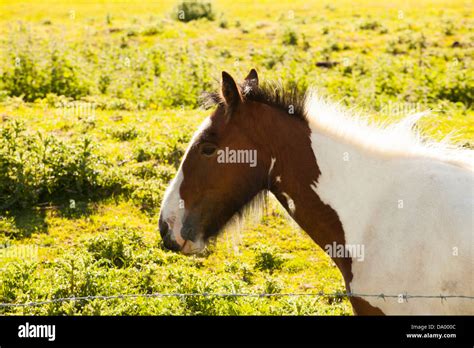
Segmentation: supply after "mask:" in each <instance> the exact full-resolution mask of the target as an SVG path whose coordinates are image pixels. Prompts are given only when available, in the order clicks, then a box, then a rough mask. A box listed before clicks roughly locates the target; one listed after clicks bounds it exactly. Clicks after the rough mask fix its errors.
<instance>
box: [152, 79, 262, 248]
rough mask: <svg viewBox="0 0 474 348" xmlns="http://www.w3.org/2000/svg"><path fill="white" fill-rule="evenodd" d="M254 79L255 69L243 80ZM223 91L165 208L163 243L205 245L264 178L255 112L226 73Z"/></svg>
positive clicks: (186, 158) (252, 83)
mask: <svg viewBox="0 0 474 348" xmlns="http://www.w3.org/2000/svg"><path fill="white" fill-rule="evenodd" d="M256 83H257V75H256V72H255V71H254V70H252V72H251V73H250V74H249V77H247V79H246V81H245V83H244V85H245V86H247V88H251V87H252V86H255V84H256ZM222 95H223V99H224V103H223V104H221V105H219V106H218V107H217V109H216V110H215V111H214V113H213V114H212V115H211V116H210V117H209V118H207V119H206V120H205V121H204V122H203V124H202V125H201V127H200V129H199V130H198V131H197V132H196V134H195V135H194V137H193V139H192V141H191V144H190V146H189V148H188V150H187V151H186V154H185V156H184V160H183V162H182V163H181V167H180V169H179V171H178V173H177V175H176V177H175V178H174V179H173V181H172V182H171V184H170V186H169V187H168V189H167V190H166V193H165V197H164V200H163V204H162V208H161V213H160V226H159V227H160V233H161V236H162V238H163V242H164V244H165V246H166V247H167V248H169V249H172V250H180V251H182V252H183V253H186V254H189V253H196V252H199V251H201V250H203V249H204V247H205V245H206V243H207V241H208V240H209V238H210V237H212V236H215V235H217V234H218V232H219V230H220V229H221V228H222V227H223V226H224V225H225V224H226V223H227V222H228V221H229V220H230V218H231V217H232V216H233V215H234V214H235V213H237V212H239V211H240V209H241V208H242V207H244V206H245V205H246V204H247V203H248V202H250V201H251V200H252V198H253V197H254V196H255V195H256V194H258V193H259V192H260V191H261V190H262V189H263V188H264V187H265V183H266V181H265V180H266V173H265V169H264V165H263V163H264V162H266V161H264V160H263V158H264V157H266V156H265V154H264V153H262V151H261V150H259V149H257V148H256V144H255V143H254V141H253V140H252V137H251V136H249V135H248V133H249V132H248V131H247V130H249V127H250V125H251V124H252V123H253V122H252V119H253V117H254V115H252V110H251V107H250V106H249V105H246V104H245V103H244V102H243V101H242V98H241V95H240V92H239V89H238V87H237V85H236V84H235V82H234V80H233V79H232V77H230V76H229V75H228V74H227V73H223V81H222Z"/></svg>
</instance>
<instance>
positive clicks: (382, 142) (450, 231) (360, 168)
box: [308, 100, 474, 314]
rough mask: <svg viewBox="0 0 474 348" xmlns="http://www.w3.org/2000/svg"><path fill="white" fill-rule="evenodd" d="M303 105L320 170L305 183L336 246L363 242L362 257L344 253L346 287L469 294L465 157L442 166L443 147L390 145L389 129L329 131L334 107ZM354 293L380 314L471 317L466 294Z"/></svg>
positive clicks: (473, 262) (471, 254)
mask: <svg viewBox="0 0 474 348" xmlns="http://www.w3.org/2000/svg"><path fill="white" fill-rule="evenodd" d="M314 102H316V104H314ZM308 107H309V110H308V112H309V113H310V114H311V113H312V114H313V119H314V121H310V126H311V129H312V134H311V141H312V148H313V151H314V154H315V157H316V159H317V164H318V166H319V169H320V171H321V175H320V177H319V178H318V181H317V182H315V183H314V185H312V187H311V189H313V190H314V191H315V193H316V194H318V195H319V197H320V198H321V200H322V201H323V202H324V203H326V204H328V205H330V206H331V207H332V208H333V209H334V210H335V211H336V212H337V214H338V216H339V219H340V220H341V223H342V226H343V229H344V233H345V241H346V243H347V244H350V245H363V246H364V251H365V255H364V259H363V261H357V260H356V258H353V259H352V273H353V279H352V282H351V283H350V289H351V292H353V293H360V294H385V295H405V294H407V295H435V296H436V295H467V296H473V295H474V291H473V290H474V286H473V283H474V171H473V169H472V164H473V163H472V161H471V157H469V156H467V155H466V156H464V155H462V156H461V155H459V156H458V157H459V158H457V159H456V162H454V161H453V162H451V163H450V162H449V161H447V160H446V158H445V155H447V154H448V152H449V151H444V152H443V151H441V150H437V149H435V148H429V147H428V146H425V145H422V144H420V143H419V141H417V140H416V139H415V140H414V139H413V138H412V139H411V140H408V138H404V139H403V138H402V137H401V138H400V139H401V140H400V143H399V147H398V148H396V147H393V145H394V144H396V135H397V130H396V129H392V130H388V131H385V134H378V135H377V134H376V135H374V137H373V138H372V139H369V138H367V135H368V133H366V132H367V131H369V130H368V129H367V128H366V126H363V125H361V124H352V125H349V126H344V128H343V129H341V128H339V129H338V128H337V126H336V127H334V125H337V121H338V119H340V116H341V115H337V112H336V110H335V109H334V108H332V109H331V107H328V105H326V104H324V103H320V101H318V100H316V101H313V104H311V102H310V104H309V106H308ZM322 113H326V114H325V115H322ZM326 121H327V122H329V123H327V124H325V123H324V122H326ZM330 123H331V124H332V125H333V126H329V124H330ZM331 127H332V128H331ZM407 128H410V127H407ZM351 132H352V134H351ZM381 132H383V131H381ZM394 137H395V139H394ZM371 145H372V146H373V147H371ZM380 149H381V150H380ZM452 151H453V152H452V154H453V155H454V154H455V153H456V154H458V153H459V152H455V151H456V150H452ZM459 151H461V150H459ZM466 153H467V152H466ZM437 154H438V155H437ZM470 155H472V153H470ZM461 157H462V158H461ZM364 299H365V300H366V301H368V302H369V303H370V304H371V305H372V306H375V307H378V308H380V309H381V310H382V311H383V312H384V313H385V314H474V300H473V299H459V298H448V299H447V300H443V301H442V300H441V299H439V298H436V299H426V298H412V299H410V298H408V302H407V301H405V300H404V299H403V298H402V297H401V298H386V299H385V300H384V299H382V298H373V297H364Z"/></svg>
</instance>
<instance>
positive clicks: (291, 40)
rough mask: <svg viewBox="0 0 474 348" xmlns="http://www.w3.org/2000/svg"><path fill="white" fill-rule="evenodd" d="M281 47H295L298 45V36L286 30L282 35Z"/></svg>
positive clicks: (288, 29)
mask: <svg viewBox="0 0 474 348" xmlns="http://www.w3.org/2000/svg"><path fill="white" fill-rule="evenodd" d="M282 43H283V45H287V46H296V45H297V44H298V34H296V31H294V30H293V29H291V28H287V29H286V30H285V32H284V33H283V39H282Z"/></svg>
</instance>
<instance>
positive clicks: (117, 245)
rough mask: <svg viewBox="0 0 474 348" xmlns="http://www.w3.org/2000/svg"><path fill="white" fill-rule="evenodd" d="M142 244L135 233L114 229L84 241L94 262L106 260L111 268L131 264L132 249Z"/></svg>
mask: <svg viewBox="0 0 474 348" xmlns="http://www.w3.org/2000/svg"><path fill="white" fill-rule="evenodd" d="M142 243H143V242H142V239H141V237H140V236H139V235H138V234H137V233H136V232H135V231H129V230H125V229H116V230H113V231H111V232H109V233H108V234H105V235H103V234H102V235H99V236H96V237H93V238H92V239H90V240H88V241H86V249H87V251H88V252H89V253H90V254H91V255H92V257H93V258H94V259H95V260H97V261H99V260H106V261H108V262H110V264H111V265H112V266H114V267H118V268H122V267H126V266H127V265H129V264H130V263H131V262H132V259H133V250H134V248H136V247H137V246H140V245H142Z"/></svg>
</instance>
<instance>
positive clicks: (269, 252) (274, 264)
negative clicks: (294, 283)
mask: <svg viewBox="0 0 474 348" xmlns="http://www.w3.org/2000/svg"><path fill="white" fill-rule="evenodd" d="M283 263H284V259H283V258H282V257H281V256H280V255H279V254H278V253H277V252H276V250H274V249H271V248H259V249H257V251H256V254H255V269H258V270H261V271H269V272H270V273H272V272H273V271H275V270H278V269H281V267H282V265H283Z"/></svg>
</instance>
